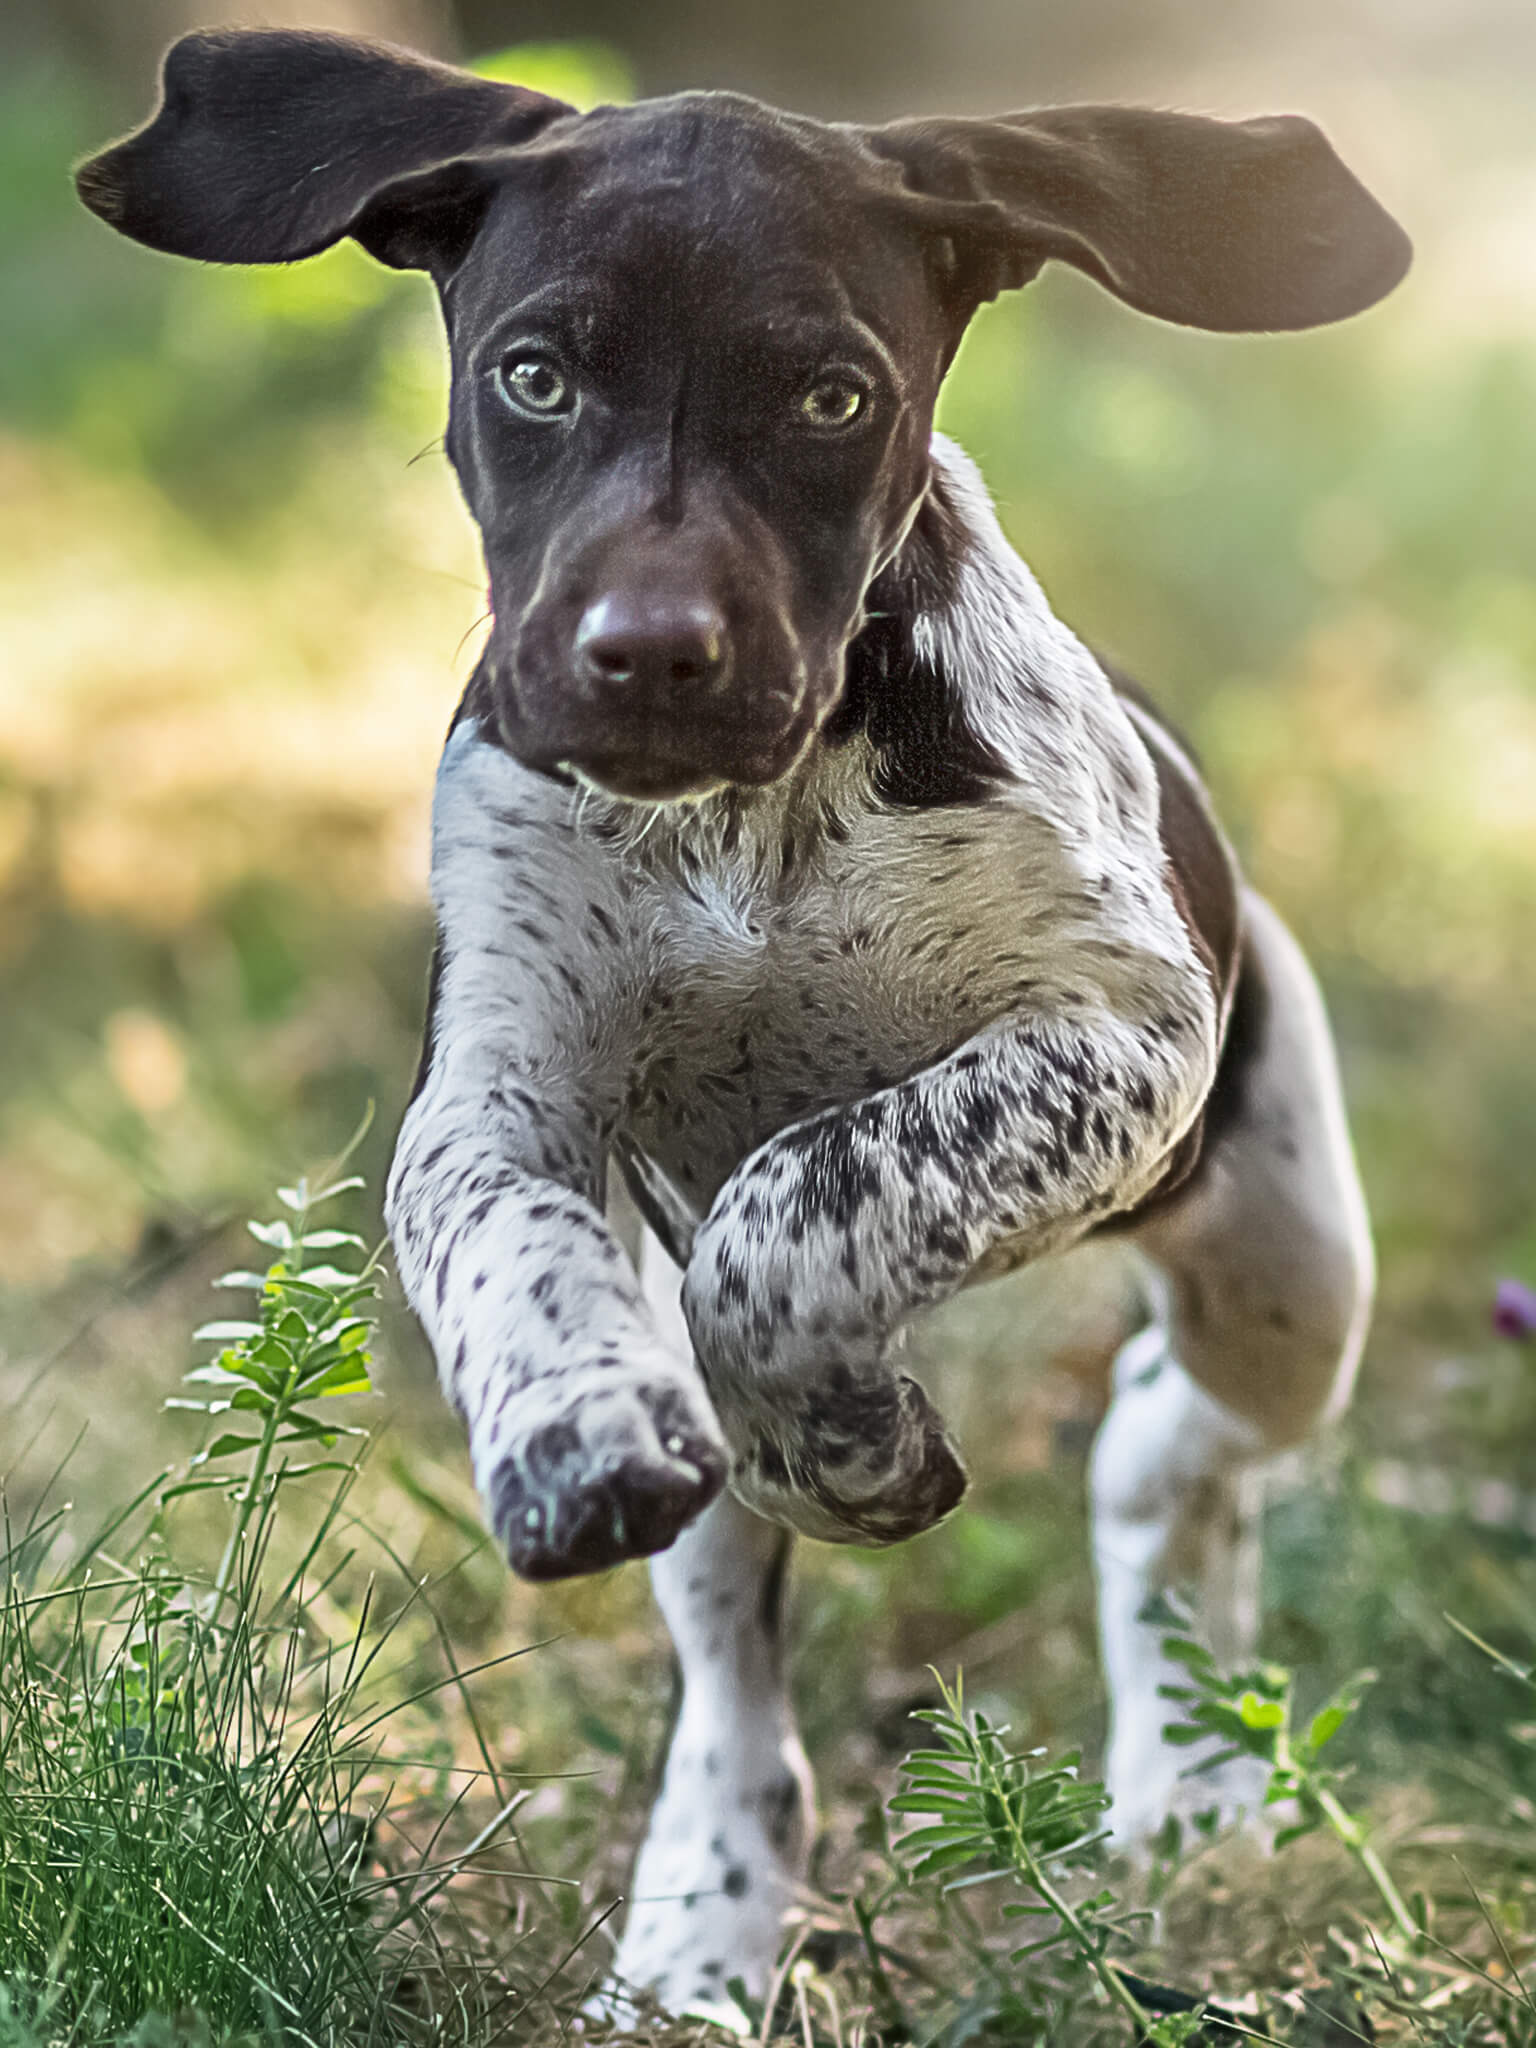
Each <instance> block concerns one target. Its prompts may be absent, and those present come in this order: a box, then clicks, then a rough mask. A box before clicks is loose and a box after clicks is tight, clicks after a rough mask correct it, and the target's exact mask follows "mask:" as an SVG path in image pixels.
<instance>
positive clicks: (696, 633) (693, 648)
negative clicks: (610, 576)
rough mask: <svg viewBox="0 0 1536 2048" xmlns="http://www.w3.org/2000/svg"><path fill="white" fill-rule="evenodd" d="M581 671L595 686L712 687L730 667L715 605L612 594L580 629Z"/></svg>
mask: <svg viewBox="0 0 1536 2048" xmlns="http://www.w3.org/2000/svg"><path fill="white" fill-rule="evenodd" d="M575 656H576V673H577V676H578V678H579V679H580V680H581V681H582V682H583V683H585V684H587V685H588V687H589V688H593V689H601V690H608V689H614V690H618V689H623V690H639V691H644V690H646V689H655V690H668V689H708V688H711V687H713V686H715V685H717V684H719V683H722V682H724V680H725V678H726V676H727V674H728V673H729V670H730V660H731V643H730V638H729V635H728V634H727V631H726V625H725V620H724V619H723V618H722V617H721V615H720V613H719V612H718V611H717V610H716V608H715V607H714V606H713V605H712V604H709V603H707V602H705V601H702V600H699V599H696V598H674V597H666V596H662V595H659V594H657V595H645V594H641V593H640V592H634V593H632V594H628V593H626V594H623V595H620V594H617V593H610V594H609V595H608V596H606V597H600V598H598V600H597V601H596V603H595V604H592V605H589V606H588V607H587V610H586V613H585V615H584V616H583V618H582V621H581V624H580V625H579V626H578V627H577V628H576V646H575Z"/></svg>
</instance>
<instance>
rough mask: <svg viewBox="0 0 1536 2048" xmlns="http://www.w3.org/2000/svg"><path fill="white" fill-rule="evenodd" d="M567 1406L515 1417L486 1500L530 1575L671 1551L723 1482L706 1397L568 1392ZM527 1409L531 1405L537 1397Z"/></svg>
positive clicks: (609, 1385)
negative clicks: (523, 1420)
mask: <svg viewBox="0 0 1536 2048" xmlns="http://www.w3.org/2000/svg"><path fill="white" fill-rule="evenodd" d="M562 1394H563V1395H564V1396H565V1399H564V1404H563V1407H562V1408H561V1410H560V1411H559V1412H553V1411H552V1410H551V1408H550V1406H549V1405H548V1404H547V1403H546V1402H543V1401H541V1402H539V1404H538V1407H537V1411H536V1412H534V1413H530V1414H529V1415H528V1417H527V1420H526V1423H524V1424H523V1426H521V1427H520V1426H519V1422H520V1418H519V1416H518V1415H517V1413H516V1411H515V1410H514V1411H512V1412H510V1413H509V1415H508V1416H507V1417H506V1418H505V1421H504V1426H503V1428H502V1430H501V1431H500V1432H499V1441H498V1447H497V1451H496V1455H495V1457H494V1460H493V1461H491V1463H490V1470H489V1473H488V1475H487V1477H486V1478H485V1479H484V1480H483V1481H482V1485H481V1491H482V1494H483V1496H484V1499H485V1504H486V1512H487V1518H488V1519H489V1521H490V1524H491V1527H492V1528H493V1530H494V1531H495V1533H496V1536H497V1538H498V1540H499V1541H500V1543H501V1545H502V1548H503V1549H504V1550H505V1551H506V1554H507V1559H508V1562H509V1563H510V1564H511V1566H512V1569H513V1570H514V1571H515V1572H516V1573H517V1574H518V1575H519V1577H521V1578H525V1579H565V1578H574V1577H576V1576H578V1575H580V1574H581V1573H584V1572H600V1571H606V1570H608V1569H609V1567H610V1566H612V1565H616V1564H623V1563H624V1562H625V1560H626V1559H628V1558H632V1557H649V1556H651V1555H652V1553H653V1552H655V1551H658V1550H665V1549H666V1548H667V1546H668V1544H669V1543H671V1542H672V1541H673V1540H674V1538H675V1537H677V1536H678V1535H679V1534H680V1533H681V1532H682V1531H683V1530H684V1529H685V1528H686V1527H687V1526H688V1524H689V1523H690V1522H691V1521H692V1520H693V1519H694V1518H695V1516H697V1515H699V1514H701V1513H702V1512H703V1510H704V1509H705V1508H707V1507H708V1506H709V1503H710V1502H711V1501H712V1500H713V1499H714V1497H715V1495H716V1494H717V1493H718V1492H719V1491H720V1488H721V1487H722V1486H723V1485H724V1483H725V1475H726V1463H727V1460H726V1450H725V1443H724V1439H723V1438H722V1436H721V1434H720V1430H719V1427H718V1425H717V1424H716V1422H715V1419H714V1417H713V1415H712V1414H711V1413H710V1412H709V1408H708V1405H707V1403H706V1401H705V1399H704V1396H703V1394H702V1392H701V1391H700V1390H699V1389H698V1388H696V1387H694V1386H691V1385H689V1384H688V1383H687V1382H686V1381H684V1380H682V1379H680V1378H661V1379H616V1378H615V1376H613V1375H610V1374H604V1376H603V1378H602V1380H601V1381H600V1382H599V1383H598V1384H597V1385H595V1386H593V1387H591V1388H590V1389H588V1390H585V1391H583V1390H580V1389H573V1388H571V1387H569V1386H566V1387H564V1388H562ZM528 1405H529V1406H530V1407H531V1406H532V1405H533V1404H532V1399H531V1398H530V1399H529V1402H528Z"/></svg>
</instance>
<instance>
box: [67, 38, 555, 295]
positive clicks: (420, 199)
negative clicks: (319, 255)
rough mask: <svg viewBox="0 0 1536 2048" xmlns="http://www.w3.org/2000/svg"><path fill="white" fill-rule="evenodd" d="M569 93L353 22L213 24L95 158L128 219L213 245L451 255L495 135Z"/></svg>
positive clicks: (438, 266)
mask: <svg viewBox="0 0 1536 2048" xmlns="http://www.w3.org/2000/svg"><path fill="white" fill-rule="evenodd" d="M571 111H572V109H571V108H569V107H567V106H566V105H565V104H564V102H563V101H561V100H555V99H549V98H547V97H546V96H545V95H544V94H543V93H538V92H529V91H527V90H526V89H525V88H523V87H522V86H516V85H500V84H495V83H493V82H492V81H491V80H489V79H484V78H476V77H475V76H474V75H473V74H472V73H470V72H467V71H458V70H455V69H453V68H452V67H451V66H450V65H447V64H437V63H433V62H431V61H429V60H428V59H427V58H425V57H418V56H416V55H414V54H413V53H412V52H410V51H408V50H399V49H395V48H393V47H391V46H390V45H388V44H385V43H375V42H366V41H363V40H361V39H359V38H357V37H354V36H342V35H327V34H321V33H318V32H313V31H302V32H300V31H292V32H290V31H288V30H282V29H229V30H205V31H202V32H199V33H197V34H194V35H189V36H183V37H182V39H181V40H180V42H178V43H175V44H173V45H172V47H171V49H170V50H169V51H168V52H167V54H166V59H165V73H164V80H163V84H162V90H161V99H160V105H159V107H158V108H157V109H156V111H155V114H154V116H153V118H152V119H151V120H150V121H149V122H148V123H146V125H145V126H144V127H142V128H140V129H139V130H137V132H136V133H134V134H132V135H130V136H128V137H126V138H125V139H124V140H123V141H122V142H118V143H115V144H114V145H113V146H112V147H111V148H110V149H107V150H103V151H102V153H101V154H100V155H99V156H94V157H92V158H90V159H89V161H88V162H86V163H84V164H82V165H81V166H80V169H79V170H78V171H77V172H76V174H75V183H76V187H77V189H78V191H79V193H80V197H81V198H82V199H83V200H84V202H85V204H86V205H87V206H88V207H89V208H90V209H91V211H92V212H93V213H97V214H99V215H100V216H101V218H102V219H103V220H104V221H107V222H108V223H109V224H110V225H111V226H112V227H115V228H117V229H118V230H119V231H120V232H121V233H122V234H125V235H131V236H132V237H133V238H134V240H135V241H139V242H146V243H148V245H149V247H150V248H152V249H163V250H166V251H168V252H169V253H170V254H171V255H175V256H194V257H200V258H202V259H204V260H205V261H208V262H213V263H289V262H292V261H294V260H295V259H297V258H298V257H301V256H312V255H314V254H315V253H316V251H317V250H320V249H326V248H329V247H330V245H331V244H332V243H333V242H337V241H340V239H341V238H342V236H343V235H351V236H353V237H354V238H355V239H356V240H357V241H359V242H361V243H362V245H363V247H364V248H365V249H367V250H368V251H369V252H370V253H371V254H372V255H374V256H377V257H378V258H379V259H380V260H381V261H382V262H385V263H390V264H393V265H394V266H395V267H396V268H398V269H423V270H434V271H442V270H447V269H451V268H452V267H453V264H454V262H455V261H456V260H457V257H458V256H459V255H461V254H462V252H463V248H464V247H465V246H467V243H468V239H469V238H470V236H472V235H473V233H474V230H475V227H476V226H478V223H479V218H480V215H481V212H482V211H483V207H484V201H485V196H486V194H487V193H488V191H489V189H490V185H491V182H492V180H493V177H494V161H495V160H494V155H493V154H490V153H494V152H495V151H498V150H500V149H504V148H506V147H508V146H510V145H513V144H516V143H520V142H525V141H527V140H528V138H529V137H530V136H532V135H534V134H536V133H537V132H538V131H539V129H541V128H542V127H544V126H545V125H546V123H548V122H550V121H552V120H554V119H556V118H557V117H558V116H560V115H562V114H568V113H570V112H571Z"/></svg>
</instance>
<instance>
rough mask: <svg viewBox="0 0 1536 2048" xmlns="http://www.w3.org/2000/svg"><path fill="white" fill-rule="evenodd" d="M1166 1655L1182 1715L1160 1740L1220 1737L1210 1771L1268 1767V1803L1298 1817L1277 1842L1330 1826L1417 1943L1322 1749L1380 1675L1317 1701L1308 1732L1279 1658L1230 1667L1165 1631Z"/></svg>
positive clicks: (1170, 1689)
mask: <svg viewBox="0 0 1536 2048" xmlns="http://www.w3.org/2000/svg"><path fill="white" fill-rule="evenodd" d="M1163 1653H1164V1655H1165V1656H1167V1657H1170V1658H1171V1659H1172V1660H1173V1661H1174V1662H1175V1663H1177V1664H1180V1665H1182V1666H1183V1668H1184V1670H1185V1671H1186V1672H1187V1673H1188V1675H1189V1678H1188V1683H1187V1684H1185V1685H1164V1686H1161V1687H1159V1691H1160V1692H1161V1694H1162V1696H1163V1698H1164V1699H1168V1700H1173V1701H1175V1702H1177V1703H1178V1704H1179V1705H1180V1706H1181V1707H1182V1708H1183V1710H1184V1718H1183V1719H1182V1720H1180V1721H1175V1722H1173V1723H1171V1724H1170V1725H1169V1726H1168V1727H1166V1728H1165V1729H1164V1730H1163V1740H1164V1741H1165V1742H1170V1743H1173V1744H1174V1745H1175V1746H1177V1747H1184V1748H1187V1747H1189V1746H1190V1745H1192V1744H1194V1743H1197V1742H1207V1741H1209V1740H1210V1738H1211V1737H1213V1736H1214V1737H1215V1738H1216V1741H1217V1744H1218V1747H1217V1748H1216V1749H1215V1750H1214V1751H1213V1752H1212V1753H1211V1755H1210V1756H1209V1757H1207V1758H1203V1759H1202V1761H1201V1768H1202V1769H1214V1768H1215V1767H1216V1766H1217V1765H1218V1764H1222V1763H1226V1762H1228V1761H1230V1760H1231V1759H1232V1758H1233V1757H1238V1756H1249V1757H1255V1758H1257V1759H1258V1761H1259V1762H1260V1763H1262V1764H1263V1765H1264V1766H1265V1767H1266V1769H1267V1770H1268V1773H1269V1778H1268V1783H1267V1785H1266V1788H1265V1794H1264V1803H1265V1805H1266V1806H1278V1805H1280V1804H1282V1803H1283V1802H1285V1801H1287V1800H1292V1801H1294V1802H1295V1805H1296V1807H1297V1809H1298V1815H1299V1817H1298V1818H1297V1819H1296V1820H1295V1821H1293V1822H1291V1823H1290V1824H1289V1825H1287V1826H1285V1827H1283V1828H1281V1829H1280V1830H1279V1832H1278V1833H1277V1834H1276V1836H1275V1847H1276V1848H1277V1849H1279V1848H1283V1847H1284V1846H1285V1844H1286V1843H1287V1842H1293V1841H1295V1840H1296V1839H1297V1838H1298V1837H1299V1836H1301V1835H1306V1834H1310V1833H1311V1832H1312V1830H1313V1829H1314V1828H1317V1827H1327V1828H1328V1830H1329V1831H1330V1832H1331V1833H1332V1834H1333V1836H1334V1837H1335V1839H1336V1840H1337V1841H1339V1842H1340V1843H1341V1844H1342V1845H1343V1847H1344V1848H1345V1849H1346V1850H1347V1851H1348V1853H1349V1855H1350V1856H1351V1857H1352V1858H1353V1859H1354V1861H1355V1863H1356V1864H1357V1866H1358V1867H1359V1868H1360V1870H1361V1871H1363V1872H1364V1874H1365V1876H1366V1877H1367V1878H1368V1879H1369V1880H1370V1882H1371V1885H1372V1886H1373V1888H1374V1890H1375V1892H1376V1895H1377V1897H1378V1898H1379V1899H1380V1900H1381V1902H1382V1904H1383V1905H1384V1906H1385V1907H1386V1910H1387V1914H1388V1917H1389V1918H1390V1919H1391V1922H1392V1925H1393V1927H1394V1929H1395V1930H1396V1932H1397V1934H1398V1936H1399V1937H1400V1938H1401V1940H1402V1941H1403V1942H1404V1943H1405V1944H1406V1945H1407V1947H1408V1948H1409V1949H1410V1950H1412V1949H1417V1948H1418V1947H1419V1946H1420V1944H1421V1941H1422V1938H1423V1931H1424V1930H1423V1929H1422V1928H1421V1927H1420V1926H1419V1925H1418V1923H1417V1922H1416V1921H1415V1919H1414V1917H1413V1915H1412V1913H1410V1912H1409V1910H1408V1907H1407V1904H1406V1903H1405V1901H1404V1899H1403V1895H1402V1893H1401V1892H1400V1891H1399V1890H1398V1888H1397V1886H1396V1885H1395V1884H1394V1883H1393V1881H1392V1876H1391V1873H1390V1872H1389V1871H1388V1869H1387V1867H1386V1865H1385V1864H1384V1863H1383V1862H1382V1860H1381V1858H1380V1856H1379V1855H1378V1854H1377V1853H1376V1851H1375V1849H1373V1848H1372V1846H1371V1844H1370V1841H1369V1839H1368V1837H1367V1834H1366V1828H1365V1823H1364V1822H1363V1821H1362V1820H1361V1818H1360V1816H1359V1815H1358V1814H1354V1813H1351V1812H1350V1811H1349V1809H1348V1808H1347V1807H1346V1806H1345V1805H1344V1803H1343V1801H1342V1800H1341V1799H1340V1798H1339V1796H1338V1792H1337V1789H1336V1787H1337V1784H1338V1778H1339V1774H1338V1772H1337V1771H1336V1770H1334V1769H1332V1768H1331V1767H1330V1766H1329V1765H1328V1764H1326V1763H1324V1762H1323V1760H1322V1753H1323V1751H1324V1749H1325V1748H1326V1747H1327V1745H1328V1744H1329V1743H1330V1742H1332V1740H1333V1738H1334V1737H1335V1736H1336V1735H1337V1734H1338V1732H1339V1730H1340V1729H1341V1728H1344V1727H1346V1726H1347V1725H1348V1723H1349V1722H1350V1721H1351V1720H1352V1719H1353V1718H1354V1716H1355V1713H1356V1711H1357V1710H1358V1708H1359V1705H1360V1702H1361V1700H1362V1699H1363V1698H1364V1696H1365V1694H1366V1691H1367V1689H1368V1688H1369V1687H1370V1685H1371V1684H1372V1682H1373V1681H1374V1678H1375V1673H1374V1672H1371V1671H1357V1672H1356V1673H1355V1675H1354V1676H1353V1677H1352V1678H1349V1679H1346V1681H1345V1682H1344V1684H1343V1685H1341V1686H1340V1687H1339V1689H1338V1691H1337V1692H1335V1693H1334V1694H1333V1695H1332V1697H1331V1698H1330V1699H1328V1700H1326V1701H1325V1702H1324V1703H1323V1705H1322V1706H1321V1707H1319V1708H1318V1710H1317V1711H1316V1713H1315V1714H1313V1716H1312V1718H1311V1719H1310V1720H1309V1721H1308V1723H1307V1725H1306V1727H1305V1728H1304V1729H1300V1728H1298V1727H1297V1726H1296V1721H1295V1702H1294V1698H1293V1689H1294V1677H1293V1674H1292V1673H1291V1672H1289V1671H1287V1670H1286V1669H1285V1667H1284V1666H1283V1665H1279V1664H1255V1665H1252V1666H1249V1667H1247V1668H1246V1669H1243V1670H1239V1671H1231V1672H1224V1671H1223V1670H1222V1669H1221V1668H1220V1666H1219V1665H1218V1664H1217V1662H1216V1659H1215V1658H1214V1657H1213V1656H1212V1655H1211V1653H1210V1651H1209V1650H1207V1649H1205V1648H1204V1647H1203V1646H1202V1645H1201V1644H1200V1643H1197V1642H1195V1641H1193V1640H1192V1639H1191V1638H1190V1637H1189V1636H1187V1635H1182V1634H1178V1635H1168V1636H1165V1637H1164V1638H1163Z"/></svg>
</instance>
